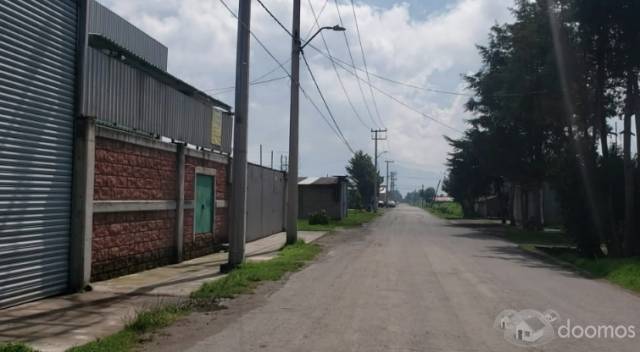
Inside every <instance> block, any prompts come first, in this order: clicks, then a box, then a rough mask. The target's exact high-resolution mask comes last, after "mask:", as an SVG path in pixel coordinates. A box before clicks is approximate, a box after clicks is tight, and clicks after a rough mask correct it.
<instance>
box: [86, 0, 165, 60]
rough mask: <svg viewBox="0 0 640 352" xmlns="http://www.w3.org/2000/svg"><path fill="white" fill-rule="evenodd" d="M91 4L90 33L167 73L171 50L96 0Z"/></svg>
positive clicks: (92, 0) (90, 2)
mask: <svg viewBox="0 0 640 352" xmlns="http://www.w3.org/2000/svg"><path fill="white" fill-rule="evenodd" d="M88 4H89V18H88V24H89V33H98V34H101V35H103V36H105V37H107V38H109V39H111V40H113V41H114V42H116V43H119V44H120V45H122V46H123V47H125V48H126V49H128V50H129V51H131V52H132V53H134V54H135V55H137V56H140V58H142V59H144V60H145V61H147V62H149V63H150V64H152V65H154V66H156V67H158V68H160V69H162V70H164V71H166V70H167V57H168V55H169V49H168V48H167V47H166V46H164V45H162V44H161V43H160V42H158V41H157V40H155V39H153V38H152V37H151V36H149V35H148V34H146V33H145V32H143V31H141V30H140V29H138V28H137V27H135V26H134V25H132V24H131V23H129V22H127V21H126V20H125V19H124V18H122V17H120V16H118V15H117V14H115V13H113V12H112V11H110V10H109V9H108V8H106V7H104V6H103V5H101V4H99V3H98V2H97V1H95V0H91V1H89V2H88Z"/></svg>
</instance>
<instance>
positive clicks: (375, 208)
mask: <svg viewBox="0 0 640 352" xmlns="http://www.w3.org/2000/svg"><path fill="white" fill-rule="evenodd" d="M371 133H372V134H373V135H372V136H371V139H373V141H374V145H375V147H374V152H373V155H374V158H373V159H374V166H375V169H376V175H375V177H374V180H373V211H378V192H380V187H379V185H378V141H383V140H385V139H387V135H386V133H387V129H386V128H385V129H380V130H371ZM378 133H380V134H382V133H384V135H382V136H378Z"/></svg>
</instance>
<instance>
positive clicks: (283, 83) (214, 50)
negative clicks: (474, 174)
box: [99, 0, 513, 194]
mask: <svg viewBox="0 0 640 352" xmlns="http://www.w3.org/2000/svg"><path fill="white" fill-rule="evenodd" d="M99 1H100V2H101V3H103V4H104V5H106V6H107V7H109V8H110V9H111V10H113V11H115V12H116V13H118V14H119V15H121V16H123V17H124V18H126V19H127V20H128V21H130V22H131V23H133V24H134V25H136V26H138V27H139V28H141V29H142V30H144V31H145V32H147V33H148V34H150V35H151V36H152V37H154V38H155V39H157V40H159V41H160V42H161V43H163V44H164V45H166V46H167V47H168V48H169V67H168V71H169V72H170V73H171V74H173V75H175V76H177V77H180V78H181V79H183V80H185V81H187V82H189V83H190V84H192V85H194V86H195V87H197V88H199V89H201V90H205V91H206V92H207V93H209V94H211V95H212V96H214V97H215V98H217V99H219V100H222V101H224V102H225V103H227V104H229V105H231V106H233V103H234V93H233V90H220V88H225V87H231V86H233V85H234V83H235V57H236V34H237V20H236V19H234V18H233V17H232V15H231V14H230V13H229V12H228V11H227V10H226V9H225V8H224V7H223V6H222V5H221V3H220V1H219V0H99ZM225 1H226V2H227V3H228V4H229V6H230V7H231V8H232V9H233V11H235V12H237V3H238V1H237V0H225ZM512 2H513V1H512V0H405V1H392V0H366V1H362V0H355V6H354V8H352V6H351V2H350V0H338V1H337V4H336V0H328V1H327V0H302V1H301V3H302V17H301V28H302V29H301V33H302V37H303V39H304V38H308V37H309V33H312V32H311V29H312V26H314V25H315V20H314V16H313V12H312V8H313V10H314V11H315V13H316V14H319V20H318V21H319V23H320V25H321V26H326V25H334V24H338V23H339V18H338V10H337V6H338V8H339V13H340V15H341V16H342V19H343V21H344V27H345V28H346V29H347V30H346V32H344V34H346V36H347V41H348V42H349V47H347V45H346V41H345V37H344V35H343V33H340V32H333V31H324V32H323V36H318V37H316V38H315V39H314V40H313V42H312V45H313V46H315V47H317V48H318V49H321V50H322V51H325V52H326V48H325V46H324V42H323V37H324V39H325V40H326V44H327V46H328V48H329V51H330V52H331V54H332V56H334V57H336V58H339V59H340V60H342V61H345V62H349V63H350V56H349V55H350V54H349V53H351V55H352V56H353V58H354V62H355V66H356V67H358V68H359V70H358V71H356V72H357V73H358V77H360V79H361V80H364V81H365V82H363V81H361V85H362V90H363V93H364V94H362V93H361V91H360V89H359V86H358V78H356V76H355V75H354V74H353V73H349V72H347V71H345V70H343V69H341V68H340V67H338V68H337V71H338V74H339V75H340V78H341V79H342V81H343V84H344V87H345V90H346V94H345V91H343V90H342V88H341V86H340V83H339V80H338V74H336V71H335V70H334V68H333V66H332V64H331V61H330V60H328V59H327V58H326V56H324V55H322V54H321V53H318V52H317V51H315V50H314V49H313V48H311V47H307V48H306V49H305V51H304V53H305V55H306V57H307V59H308V61H309V64H310V67H311V70H312V71H313V74H314V76H315V77H316V78H317V81H318V84H319V86H320V88H321V90H322V93H323V94H324V97H325V98H326V101H327V104H328V106H329V108H330V110H331V112H332V115H333V116H334V118H335V120H336V121H337V123H338V125H339V127H340V130H341V131H342V133H343V134H344V136H345V138H346V139H347V141H348V142H349V144H350V145H351V146H352V148H353V149H354V150H363V151H365V152H366V153H368V154H370V155H373V148H374V145H373V141H372V140H371V133H370V129H371V128H386V129H387V130H388V132H387V140H386V141H381V142H380V144H379V152H383V151H387V152H386V153H384V154H382V155H381V156H380V160H379V163H380V171H381V174H382V175H383V176H384V175H385V172H386V170H385V168H384V165H385V163H384V160H393V161H394V162H393V163H392V164H390V171H396V172H397V174H398V182H397V188H398V189H399V190H400V191H401V192H402V193H403V194H404V193H406V192H408V191H412V190H414V189H418V188H420V187H421V186H422V185H424V186H425V188H426V187H429V186H432V187H435V186H436V184H437V183H438V180H440V179H441V178H442V176H443V174H444V172H445V170H446V166H445V162H446V158H447V153H448V152H449V150H450V148H449V146H448V144H447V143H446V141H445V140H444V138H443V136H444V135H447V136H450V137H458V136H460V134H461V133H460V130H464V129H465V122H464V120H465V119H466V118H469V117H470V116H469V114H468V113H467V112H465V110H464V103H465V102H466V100H467V99H468V97H466V96H456V95H449V94H441V93H434V92H431V91H425V90H419V89H415V88H409V87H406V86H402V85H397V84H394V83H390V82H387V81H384V80H381V79H379V78H377V77H375V76H371V77H370V79H371V80H370V84H371V85H373V86H374V87H376V88H377V89H380V90H382V91H384V92H386V93H388V94H390V95H391V96H393V97H394V98H395V99H397V100H399V101H401V102H403V103H404V104H407V105H409V106H410V107H412V108H413V110H411V109H408V108H407V107H405V106H403V105H401V104H399V103H398V102H396V101H394V100H392V99H390V98H389V97H387V96H386V95H383V94H382V93H380V92H379V91H378V90H377V89H370V86H369V85H368V84H367V83H366V74H365V73H364V62H363V56H362V51H361V47H360V44H359V41H358V38H359V37H358V35H357V30H356V23H355V20H354V18H357V24H358V27H359V29H360V34H361V37H360V38H361V41H362V50H363V51H364V54H365V55H364V58H365V60H366V63H367V68H368V70H369V71H370V72H371V73H373V74H375V75H379V76H382V77H387V78H391V79H393V80H396V81H400V82H405V83H409V84H411V85H415V86H419V87H426V88H431V89H437V90H446V91H455V92H461V93H469V92H468V91H466V90H465V84H464V82H463V80H462V75H463V74H468V73H472V72H474V71H476V70H477V69H478V68H479V67H480V58H479V55H478V53H477V49H476V44H484V43H485V42H486V40H487V35H488V33H489V29H490V27H491V26H492V25H493V24H495V23H504V22H508V21H509V20H510V19H511V15H510V13H509V10H508V8H509V7H510V6H511V5H512ZM252 3H253V7H252V18H251V30H252V31H253V32H254V33H255V35H256V36H257V37H258V38H259V39H260V41H262V42H263V43H264V44H265V45H266V46H267V47H268V49H269V51H271V52H272V54H273V55H274V56H275V57H276V58H277V59H278V61H280V62H281V63H283V64H284V67H285V68H286V69H287V70H289V69H290V64H289V62H288V57H289V55H290V48H291V40H290V37H289V36H288V34H287V33H286V32H285V31H284V30H283V29H282V28H280V27H279V26H278V25H277V23H276V22H275V21H274V20H273V19H272V18H271V17H269V15H268V14H267V13H266V11H264V9H263V8H262V7H261V6H260V5H259V4H258V2H257V1H253V2H252ZM263 3H264V4H265V5H266V6H267V7H269V9H270V10H271V11H272V12H273V13H274V14H275V16H276V17H277V18H278V19H279V20H280V21H281V22H282V23H283V24H284V25H285V26H286V27H287V28H290V26H291V12H292V9H291V0H263ZM325 4H326V6H325ZM323 7H324V10H323V11H322V12H321V13H320V10H321V9H322V8H323ZM354 10H355V14H356V16H355V17H354V14H353V12H354ZM277 67H278V64H277V63H276V62H275V61H274V60H273V59H272V58H271V57H270V56H269V55H268V54H267V53H266V52H265V51H264V50H263V49H262V48H261V47H260V45H259V44H258V43H257V42H256V41H255V40H252V42H251V59H250V76H251V79H255V78H258V77H260V76H262V75H264V74H265V73H268V72H270V71H272V70H274V69H275V68H277ZM285 76H286V73H284V71H282V70H280V69H279V68H278V69H276V70H275V71H273V72H272V73H271V74H270V75H268V76H265V77H264V79H270V78H279V77H285ZM300 84H301V86H302V88H303V89H304V91H305V92H306V93H307V94H308V95H309V96H310V98H311V99H312V101H313V102H315V103H316V104H317V106H318V107H319V108H320V109H322V112H323V114H324V115H325V117H326V118H327V119H329V114H328V113H327V111H326V110H325V108H324V106H323V105H322V100H321V98H320V96H319V95H318V93H317V91H316V89H315V86H314V84H313V81H312V80H311V78H310V75H309V73H308V71H307V70H306V68H305V66H304V63H302V64H301V78H300ZM371 90H373V97H372V93H371ZM349 99H350V100H351V102H352V104H353V108H352V106H351V105H350V104H349ZM249 101H250V106H249V136H248V137H249V161H251V162H256V163H257V162H259V160H260V153H259V150H260V145H262V146H263V153H264V154H263V164H265V165H269V164H270V162H271V161H270V154H271V151H273V152H274V166H275V167H276V168H277V167H279V164H280V155H281V154H286V153H287V150H288V132H289V83H288V80H287V79H280V80H275V81H272V82H269V83H264V84H260V85H254V86H252V87H251V89H250V95H249ZM374 103H375V105H374ZM375 106H377V110H378V112H379V115H378V114H377V113H376V109H375ZM354 110H355V112H354ZM414 110H417V111H419V112H421V114H418V113H417V112H415V111H414ZM358 117H359V118H358ZM434 120H435V121H434ZM351 155H352V154H351V152H350V151H349V149H348V148H347V146H346V145H345V144H344V143H343V142H341V141H340V139H339V138H338V137H337V135H336V133H335V132H333V131H332V129H331V128H330V127H329V126H328V123H327V122H326V121H325V120H323V118H322V117H321V116H320V114H318V112H317V111H316V110H315V109H314V107H313V105H312V104H311V103H310V101H309V100H307V98H306V97H305V95H304V94H301V95H300V171H299V174H300V175H301V176H326V175H344V174H346V171H345V166H346V164H347V161H348V160H349V158H350V157H351Z"/></svg>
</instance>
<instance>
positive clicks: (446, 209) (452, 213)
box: [425, 202, 464, 220]
mask: <svg viewBox="0 0 640 352" xmlns="http://www.w3.org/2000/svg"><path fill="white" fill-rule="evenodd" d="M425 209H427V211H428V212H430V213H431V214H433V215H435V216H437V217H439V218H441V219H447V220H456V219H462V218H463V217H464V214H463V213H462V206H460V204H459V203H456V202H438V203H431V204H428V205H427V206H426V207H425Z"/></svg>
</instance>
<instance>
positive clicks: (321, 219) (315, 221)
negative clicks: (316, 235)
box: [309, 209, 329, 225]
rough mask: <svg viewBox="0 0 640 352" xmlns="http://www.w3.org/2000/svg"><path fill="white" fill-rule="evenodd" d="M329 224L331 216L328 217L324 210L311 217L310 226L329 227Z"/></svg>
mask: <svg viewBox="0 0 640 352" xmlns="http://www.w3.org/2000/svg"><path fill="white" fill-rule="evenodd" d="M328 224H329V216H327V212H326V211H325V210H324V209H323V210H321V211H319V212H317V213H313V214H311V215H310V216H309V225H328Z"/></svg>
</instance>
